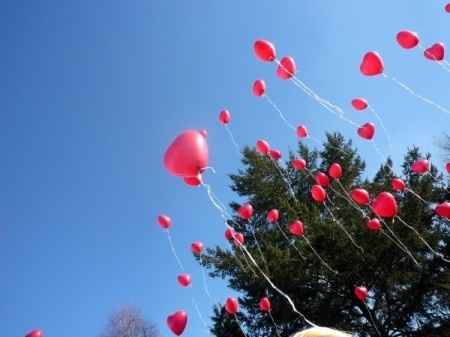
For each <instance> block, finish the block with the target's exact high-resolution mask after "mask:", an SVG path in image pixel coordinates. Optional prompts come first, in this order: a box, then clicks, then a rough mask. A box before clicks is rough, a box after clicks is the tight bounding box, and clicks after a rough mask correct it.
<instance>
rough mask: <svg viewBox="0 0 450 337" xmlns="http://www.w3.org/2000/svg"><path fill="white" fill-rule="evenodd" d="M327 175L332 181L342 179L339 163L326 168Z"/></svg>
mask: <svg viewBox="0 0 450 337" xmlns="http://www.w3.org/2000/svg"><path fill="white" fill-rule="evenodd" d="M328 175H329V176H330V177H331V178H333V179H339V178H341V177H342V166H341V165H339V163H333V164H331V166H330V167H329V168H328Z"/></svg>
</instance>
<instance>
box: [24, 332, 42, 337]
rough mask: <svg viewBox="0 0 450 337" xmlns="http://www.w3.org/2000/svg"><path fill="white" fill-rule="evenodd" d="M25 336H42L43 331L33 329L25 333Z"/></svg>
mask: <svg viewBox="0 0 450 337" xmlns="http://www.w3.org/2000/svg"><path fill="white" fill-rule="evenodd" d="M25 337H44V333H43V332H42V331H41V330H33V331H30V332H29V333H27V334H26V336H25Z"/></svg>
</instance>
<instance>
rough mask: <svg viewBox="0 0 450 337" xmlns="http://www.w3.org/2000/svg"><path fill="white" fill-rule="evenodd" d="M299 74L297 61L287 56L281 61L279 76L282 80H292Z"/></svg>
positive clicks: (278, 69)
mask: <svg viewBox="0 0 450 337" xmlns="http://www.w3.org/2000/svg"><path fill="white" fill-rule="evenodd" d="M296 72H297V66H296V65H295V60H294V59H293V58H292V57H291V56H285V57H283V58H282V59H281V61H280V65H279V66H278V68H277V75H278V77H279V78H281V79H282V80H288V79H290V78H292V77H293V76H294V75H295V73H296Z"/></svg>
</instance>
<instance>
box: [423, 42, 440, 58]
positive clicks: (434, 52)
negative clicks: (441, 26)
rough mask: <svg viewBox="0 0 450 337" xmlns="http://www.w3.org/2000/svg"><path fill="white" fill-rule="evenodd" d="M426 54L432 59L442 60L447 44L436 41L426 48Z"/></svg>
mask: <svg viewBox="0 0 450 337" xmlns="http://www.w3.org/2000/svg"><path fill="white" fill-rule="evenodd" d="M423 54H424V56H425V57H426V58H427V59H429V60H432V61H442V60H443V59H444V57H445V46H444V44H443V43H442V42H439V43H435V44H433V45H432V46H431V47H429V48H427V49H425V51H424V52H423Z"/></svg>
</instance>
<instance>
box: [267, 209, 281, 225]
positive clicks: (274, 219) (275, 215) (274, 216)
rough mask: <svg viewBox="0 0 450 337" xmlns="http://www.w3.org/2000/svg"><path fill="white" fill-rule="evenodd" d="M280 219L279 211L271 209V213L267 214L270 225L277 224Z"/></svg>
mask: <svg viewBox="0 0 450 337" xmlns="http://www.w3.org/2000/svg"><path fill="white" fill-rule="evenodd" d="M279 218H280V213H279V212H278V210H277V209H271V210H270V211H269V213H267V221H268V222H270V223H275V222H277V221H278V219H279Z"/></svg>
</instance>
